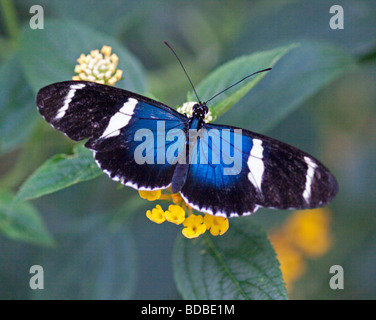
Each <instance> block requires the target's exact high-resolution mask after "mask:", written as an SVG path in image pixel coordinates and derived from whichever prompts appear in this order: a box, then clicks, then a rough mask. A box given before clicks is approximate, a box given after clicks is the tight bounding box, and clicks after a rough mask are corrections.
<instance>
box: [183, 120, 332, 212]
mask: <svg viewBox="0 0 376 320" xmlns="http://www.w3.org/2000/svg"><path fill="white" fill-rule="evenodd" d="M213 129H214V133H215V134H210V132H212V131H213ZM239 130H240V131H239ZM228 131H230V132H231V134H230V135H229V134H228V133H227V132H228ZM204 132H208V133H207V134H206V135H205V134H204V135H203V136H202V137H200V139H199V141H198V142H197V148H195V149H194V152H193V162H196V163H192V164H191V165H190V170H189V173H188V176H187V180H186V183H185V185H184V187H183V188H182V190H181V193H182V196H183V197H184V199H185V200H186V201H187V202H188V203H189V204H190V205H191V206H192V207H193V208H195V209H197V210H199V211H204V212H208V213H211V214H214V215H221V216H226V217H231V216H238V215H248V214H251V213H252V212H254V211H256V210H257V208H259V207H268V208H276V209H288V208H296V209H306V208H314V207H318V206H323V205H325V204H326V203H328V202H329V201H330V200H332V199H333V198H334V196H335V194H336V193H337V183H336V181H335V179H334V177H333V176H332V175H331V173H330V172H329V171H328V170H327V169H326V168H325V167H324V166H323V165H322V164H321V163H320V162H319V161H318V160H316V159H314V158H313V157H312V156H310V155H308V154H306V153H304V152H303V151H300V150H298V149H296V148H294V147H292V146H289V145H287V144H285V143H282V142H279V141H277V140H274V139H272V138H268V137H265V136H263V135H260V134H256V133H253V132H250V131H248V130H244V129H237V128H235V127H229V126H221V125H213V124H205V130H204ZM218 132H219V136H220V139H217V140H216V139H213V138H209V136H215V135H218ZM225 133H226V134H225ZM200 144H202V145H204V146H205V148H203V149H200V147H199V146H200ZM229 148H230V150H232V151H231V153H232V155H233V156H231V153H228V151H227V150H228V149H229ZM207 150H208V151H207ZM207 153H209V154H210V153H216V155H215V156H213V155H211V156H209V165H208V164H202V163H200V159H202V158H206V157H208V156H207ZM236 153H238V155H239V156H238V158H237V157H236V156H234V155H235V154H236ZM229 155H230V156H229ZM215 157H217V158H219V157H220V158H221V161H220V163H219V164H218V161H216V164H213V163H210V158H211V159H214V158H215ZM226 157H227V158H228V159H226ZM231 161H233V163H232V164H231ZM204 162H206V161H204ZM229 163H230V164H231V165H230V166H229V165H228V164H229ZM226 168H227V169H229V168H232V171H233V172H231V170H230V171H228V172H227V174H226V173H225V169H226Z"/></svg>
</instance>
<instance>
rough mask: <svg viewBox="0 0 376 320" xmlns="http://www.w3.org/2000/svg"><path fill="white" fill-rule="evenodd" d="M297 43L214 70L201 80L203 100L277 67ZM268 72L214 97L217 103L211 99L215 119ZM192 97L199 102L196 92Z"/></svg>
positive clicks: (189, 98) (191, 98) (256, 54)
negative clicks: (279, 61)
mask: <svg viewBox="0 0 376 320" xmlns="http://www.w3.org/2000/svg"><path fill="white" fill-rule="evenodd" d="M296 46H297V45H296V44H293V45H289V46H285V47H280V48H277V49H274V50H270V51H264V52H256V53H253V54H250V55H247V56H243V57H239V58H237V59H234V60H232V61H230V62H227V63H226V64H224V65H222V66H220V67H219V68H218V69H216V70H214V71H213V72H212V73H210V74H209V75H208V76H207V77H206V78H205V79H204V80H203V81H202V82H200V84H199V85H198V86H197V89H196V91H197V93H198V96H199V97H200V99H202V100H203V101H206V100H208V99H210V98H212V97H213V96H215V95H216V94H218V93H219V92H220V91H221V90H224V89H226V88H228V87H230V86H231V85H233V84H235V83H236V82H238V81H239V80H240V79H242V78H244V77H246V76H247V75H249V74H251V73H254V72H256V71H260V70H262V69H266V68H269V67H273V66H274V65H275V64H276V63H277V61H278V60H279V59H280V58H281V57H282V56H283V55H285V54H286V53H287V52H288V51H290V50H291V49H292V48H294V47H296ZM266 74H267V72H262V73H259V74H256V75H254V76H252V77H250V78H248V79H246V80H244V81H242V82H240V83H239V84H238V85H236V86H235V87H234V88H231V89H229V90H227V91H225V92H223V93H221V94H220V95H219V96H218V97H217V98H215V99H214V100H212V101H213V102H210V106H209V108H210V111H211V112H212V114H213V116H214V118H217V117H219V116H221V115H222V114H224V113H225V112H226V111H228V110H229V109H230V108H231V107H232V106H233V105H234V104H235V103H236V102H238V101H239V100H240V99H241V98H242V97H243V96H244V95H245V94H246V93H247V92H248V91H249V90H251V89H252V88H253V87H254V86H255V85H256V84H257V83H258V82H259V81H260V80H261V79H262V78H263V77H264V76H265V75H266ZM188 100H190V101H191V100H194V101H195V100H197V98H196V97H195V96H194V95H193V94H192V93H189V94H188Z"/></svg>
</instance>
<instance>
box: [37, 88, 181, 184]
mask: <svg viewBox="0 0 376 320" xmlns="http://www.w3.org/2000/svg"><path fill="white" fill-rule="evenodd" d="M37 106H38V110H39V112H40V113H41V115H42V116H43V117H44V118H45V119H46V121H47V122H49V123H50V124H51V125H52V126H53V127H55V128H56V129H57V130H59V131H61V132H63V133H64V134H66V135H67V136H68V137H69V138H71V139H73V140H75V141H78V140H83V139H89V140H88V141H87V142H86V144H85V146H86V147H88V148H90V149H92V150H93V151H94V156H95V160H96V162H97V164H98V165H99V166H100V167H101V169H102V170H103V171H104V172H105V173H106V174H107V175H109V176H110V177H111V178H112V179H113V180H115V181H121V182H122V183H123V184H125V185H127V186H131V187H133V188H135V189H140V190H154V189H163V188H166V187H168V186H169V185H170V184H171V179H172V175H173V172H174V169H175V166H176V164H174V163H173V161H172V159H170V158H171V157H173V155H171V154H170V155H169V154H165V155H164V157H165V159H164V161H157V160H158V159H157V157H158V156H160V154H161V153H158V149H159V148H160V147H161V146H160V143H159V142H158V141H159V140H158V135H160V134H161V133H160V131H161V130H160V125H161V123H163V124H164V131H163V132H168V131H169V130H171V129H178V130H180V132H181V135H183V134H184V131H183V130H184V129H185V127H186V121H187V118H186V117H185V116H183V115H181V114H180V113H178V112H176V111H175V110H173V109H171V108H170V107H168V106H166V105H163V104H162V103H159V102H157V101H154V100H152V99H148V98H146V97H143V96H141V95H138V94H135V93H132V92H129V91H126V90H122V89H118V88H114V87H110V86H106V85H101V84H97V83H94V82H86V81H66V82H60V83H55V84H52V85H49V86H47V87H44V88H42V89H41V90H40V91H39V92H38V95H37ZM140 129H141V130H143V135H142V139H144V142H143V144H144V146H143V147H144V148H145V149H147V150H153V158H154V159H153V163H146V162H145V163H143V164H140V163H137V160H136V159H135V152H136V150H137V147H138V146H139V145H140V143H141V142H140V141H135V134H136V133H137V132H139V131H138V130H140ZM163 132H162V134H163V135H164V134H165V133H163ZM162 138H164V139H165V138H166V137H165V136H164V137H162ZM161 140H163V139H161ZM171 143H172V142H171V141H170V142H166V145H165V146H164V147H165V148H167V147H169V144H171ZM158 162H162V163H158Z"/></svg>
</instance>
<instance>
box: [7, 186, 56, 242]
mask: <svg viewBox="0 0 376 320" xmlns="http://www.w3.org/2000/svg"><path fill="white" fill-rule="evenodd" d="M0 231H1V233H2V234H3V235H4V236H6V237H8V238H10V239H13V240H21V241H25V242H31V243H35V244H42V245H52V244H53V243H54V242H53V239H52V238H51V236H50V234H49V232H48V231H47V228H46V227H45V225H44V223H43V220H42V218H41V217H40V215H39V213H38V211H37V210H36V209H35V208H34V207H33V206H32V205H31V204H30V203H27V202H24V203H20V204H18V205H14V195H12V194H11V193H9V192H6V191H0Z"/></svg>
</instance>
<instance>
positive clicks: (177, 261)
mask: <svg viewBox="0 0 376 320" xmlns="http://www.w3.org/2000/svg"><path fill="white" fill-rule="evenodd" d="M174 275H175V281H176V284H177V287H178V289H179V291H180V293H181V294H182V296H183V298H184V299H211V300H216V299H218V300H239V299H241V300H255V299H257V300H258V299H286V298H287V295H286V290H285V286H284V283H283V280H282V275H281V271H280V269H279V263H278V261H277V259H276V255H275V252H274V250H273V248H272V247H271V245H270V242H269V241H268V239H267V237H266V234H265V233H264V232H263V231H262V230H261V229H260V228H259V227H258V226H257V225H255V224H254V223H253V222H252V221H251V220H250V219H247V218H238V219H233V220H231V221H230V229H229V230H228V231H227V233H226V234H225V235H223V236H219V237H212V236H210V235H207V234H204V235H203V236H201V237H200V238H198V239H194V240H189V239H186V238H184V237H183V236H180V237H179V238H178V239H177V241H176V244H175V249H174Z"/></svg>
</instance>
